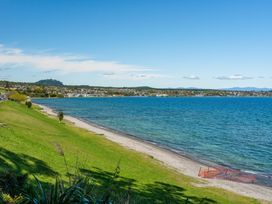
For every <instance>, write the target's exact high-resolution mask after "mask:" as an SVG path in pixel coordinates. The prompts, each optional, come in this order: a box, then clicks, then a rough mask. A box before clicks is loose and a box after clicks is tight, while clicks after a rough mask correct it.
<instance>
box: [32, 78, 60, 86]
mask: <svg viewBox="0 0 272 204" xmlns="http://www.w3.org/2000/svg"><path fill="white" fill-rule="evenodd" d="M35 84H39V85H43V86H63V83H62V82H60V81H58V80H55V79H43V80H40V81H37V82H36V83H35Z"/></svg>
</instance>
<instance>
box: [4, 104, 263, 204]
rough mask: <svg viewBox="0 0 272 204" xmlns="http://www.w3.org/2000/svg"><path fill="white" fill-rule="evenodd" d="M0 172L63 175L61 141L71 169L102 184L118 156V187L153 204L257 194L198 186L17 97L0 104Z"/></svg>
mask: <svg viewBox="0 0 272 204" xmlns="http://www.w3.org/2000/svg"><path fill="white" fill-rule="evenodd" d="M0 141H1V142H0V171H5V170H14V171H18V172H28V173H29V174H31V175H35V176H37V177H38V178H39V179H40V180H41V181H43V182H48V183H50V182H53V181H54V179H55V177H56V175H59V176H61V177H62V178H64V179H67V178H66V177H65V174H66V172H67V170H66V166H65V164H64V158H63V157H62V156H61V154H60V153H59V150H58V148H57V147H56V146H57V144H58V145H61V147H62V149H63V151H64V154H65V157H66V159H67V163H68V169H69V171H70V172H73V171H75V169H80V170H81V171H84V172H88V173H90V175H91V176H92V178H93V179H94V180H95V181H96V182H98V183H99V184H100V185H107V181H108V179H109V178H110V177H111V175H112V172H114V170H115V168H116V166H117V164H118V162H119V161H120V169H121V173H120V176H121V177H120V179H119V181H120V184H119V185H120V186H122V188H123V189H127V188H128V186H131V189H132V190H131V191H132V192H135V194H136V193H137V194H139V195H141V196H148V197H149V198H150V199H152V201H153V202H154V203H164V200H165V199H167V200H170V201H171V203H182V202H183V201H184V200H186V199H187V198H189V200H190V201H191V202H190V203H200V201H201V200H202V199H203V198H206V200H205V202H203V203H230V204H236V203H237V204H242V203H258V202H257V201H256V200H254V199H250V198H246V197H242V196H239V195H236V194H234V193H231V192H228V191H224V190H222V189H216V188H198V187H194V186H193V185H192V183H194V182H196V181H195V180H194V179H192V178H189V177H187V176H184V175H181V174H179V173H177V172H176V171H174V170H171V169H168V168H166V167H164V166H163V165H161V164H160V162H158V161H156V160H154V159H152V158H151V157H149V156H146V155H143V154H140V153H137V152H135V151H132V150H128V149H125V148H123V147H121V146H119V145H117V144H115V143H113V142H111V141H108V140H107V139H105V138H103V137H102V136H99V135H95V134H91V133H89V132H87V131H86V130H84V129H80V128H76V127H74V126H73V125H72V124H70V123H69V122H67V121H65V122H64V123H59V122H58V120H57V119H55V118H50V117H48V116H46V115H44V114H42V113H40V111H39V110H38V109H37V108H34V109H33V108H32V109H28V108H27V107H26V106H25V105H23V104H18V103H15V102H1V103H0Z"/></svg>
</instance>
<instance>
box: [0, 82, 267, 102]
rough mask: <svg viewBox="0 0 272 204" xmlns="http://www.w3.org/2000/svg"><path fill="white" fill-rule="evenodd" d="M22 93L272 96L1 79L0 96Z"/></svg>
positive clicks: (100, 95)
mask: <svg viewBox="0 0 272 204" xmlns="http://www.w3.org/2000/svg"><path fill="white" fill-rule="evenodd" d="M12 91H13V92H18V93H20V94H24V95H26V96H29V97H46V98H49V97H59V98H63V97H67V98H69V97H121V96H143V97H144V96H145V97H149V96H150V97H182V96H194V97H204V96H222V97H223V96H225V97H226V96H229V97H272V91H271V90H254V91H250V90H215V89H194V88H190V89H185V88H176V89H175V88H165V89H162V88H151V87H100V86H87V85H78V86H71V85H63V83H62V82H60V81H57V80H53V79H46V80H40V81H38V82H35V83H24V82H11V81H0V99H1V98H2V99H3V98H5V93H8V92H12Z"/></svg>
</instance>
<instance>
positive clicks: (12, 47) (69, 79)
mask: <svg viewBox="0 0 272 204" xmlns="http://www.w3.org/2000/svg"><path fill="white" fill-rule="evenodd" d="M271 9H272V1H270V0H205V1H203V0H164V1H163V0H137V1H132V0H126V1H125V0H114V1H113V0H107V1H106V0H93V1H78V0H73V1H72V0H70V1H68V0H65V1H64V0H63V1H61V0H58V1H53V0H52V1H50V0H46V1H37V0H26V1H21V0H0V80H1V79H5V80H13V81H30V82H34V81H37V80H39V79H44V78H55V79H59V80H61V81H63V82H64V83H65V84H89V85H102V86H143V85H147V86H153V87H202V88H223V87H233V86H242V87H245V86H256V87H272V37H271V36H272V12H271Z"/></svg>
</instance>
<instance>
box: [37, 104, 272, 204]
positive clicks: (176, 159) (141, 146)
mask: <svg viewBox="0 0 272 204" xmlns="http://www.w3.org/2000/svg"><path fill="white" fill-rule="evenodd" d="M36 105H38V106H39V107H41V108H42V112H44V113H46V114H48V115H51V116H54V117H55V116H56V115H57V114H56V113H55V112H54V110H53V109H51V108H49V107H47V106H44V105H40V104H36ZM65 120H67V121H69V122H71V123H73V124H74V125H75V126H77V127H80V128H84V129H86V130H88V131H90V132H94V133H96V134H98V135H101V136H102V135H103V137H105V138H106V139H108V140H111V141H113V142H115V143H117V144H119V145H121V146H123V147H125V148H128V149H132V150H134V151H137V152H140V153H143V154H146V155H148V156H150V157H152V158H154V159H156V160H158V161H160V162H162V163H163V164H164V165H166V166H167V167H169V168H172V169H175V170H176V171H178V172H180V173H182V174H184V175H187V176H190V177H193V178H196V179H198V180H200V181H203V182H205V183H203V184H196V186H201V187H209V186H214V187H219V188H223V189H226V190H229V191H232V192H235V193H238V194H240V195H244V196H249V197H253V198H256V199H263V200H269V201H272V197H271V194H272V189H271V188H269V187H265V186H259V185H255V184H245V183H238V182H233V181H227V180H219V179H209V180H208V179H202V178H199V177H198V172H199V169H200V168H201V167H202V168H203V167H204V168H205V167H207V165H205V164H204V163H201V162H199V161H195V160H193V159H191V158H189V157H187V156H183V155H180V154H178V153H175V152H174V151H171V150H169V149H166V148H163V147H160V146H158V145H156V144H153V143H150V142H148V141H145V140H142V139H139V138H135V137H134V136H132V135H128V134H123V133H121V132H118V131H115V130H111V129H109V128H106V127H102V126H99V125H96V124H93V123H90V122H87V121H83V120H82V119H78V118H75V117H72V116H69V115H68V116H65Z"/></svg>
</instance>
